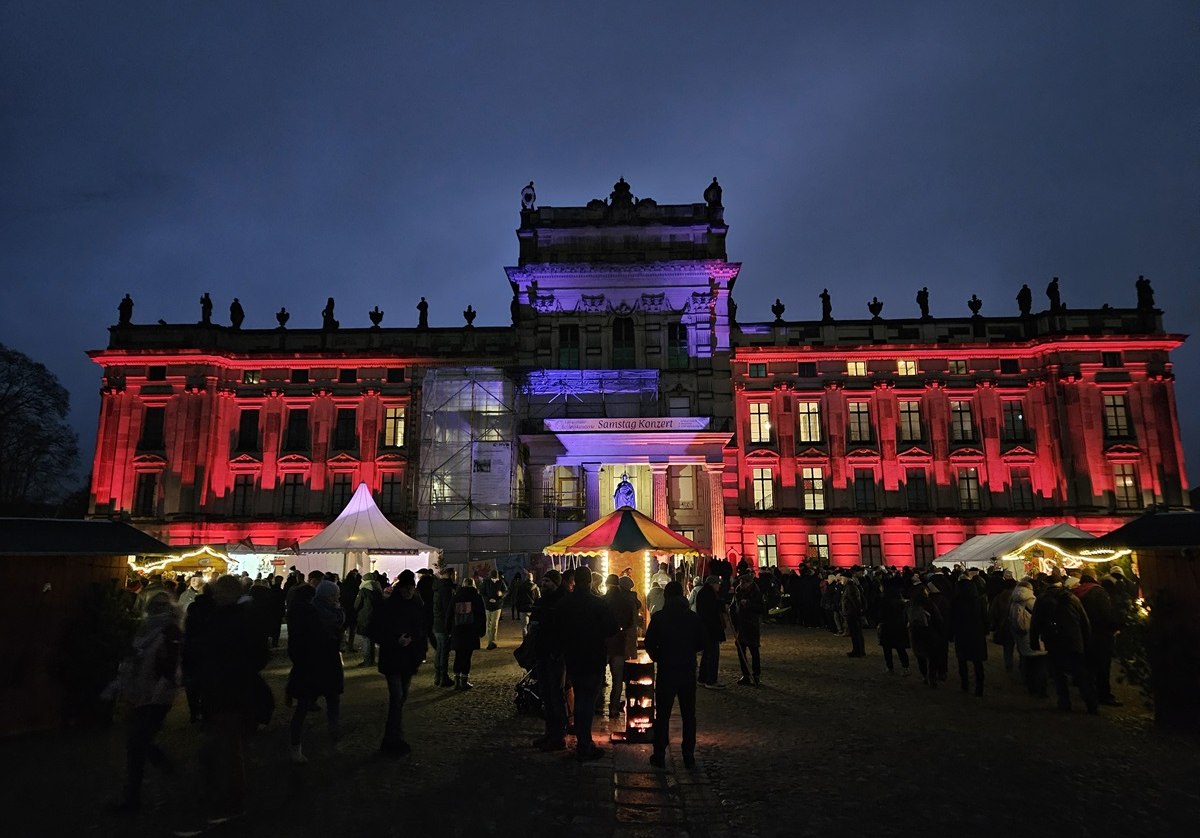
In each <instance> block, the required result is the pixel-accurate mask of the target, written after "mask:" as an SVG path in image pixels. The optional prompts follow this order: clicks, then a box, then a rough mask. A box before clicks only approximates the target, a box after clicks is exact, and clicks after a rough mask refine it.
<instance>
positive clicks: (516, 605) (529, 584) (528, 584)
mask: <svg viewBox="0 0 1200 838" xmlns="http://www.w3.org/2000/svg"><path fill="white" fill-rule="evenodd" d="M509 596H511V597H512V601H513V610H514V611H516V619H518V620H520V621H521V633H522V634H525V633H526V632H527V631H528V630H529V615H530V614H531V613H532V612H533V606H534V604H535V603H536V602H537V601H538V597H539V596H541V591H540V590H538V586H537V585H535V584H533V574H532V573H530V572H529V571H528V570H526V571H522V572H521V573H520V574H518V576H517V579H516V581H515V582H513V587H512V590H511V591H510V592H509Z"/></svg>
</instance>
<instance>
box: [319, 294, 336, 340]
mask: <svg viewBox="0 0 1200 838" xmlns="http://www.w3.org/2000/svg"><path fill="white" fill-rule="evenodd" d="M339 325H341V324H339V323H338V322H337V321H336V320H334V319H333V297H330V298H329V300H328V301H327V302H326V303H325V308H323V309H321V328H322V329H324V330H325V331H327V332H332V331H333V330H334V329H336V328H337V327H338V326H339Z"/></svg>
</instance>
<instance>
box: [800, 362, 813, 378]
mask: <svg viewBox="0 0 1200 838" xmlns="http://www.w3.org/2000/svg"><path fill="white" fill-rule="evenodd" d="M796 375H798V376H799V377H800V378H816V377H817V362H816V361H801V362H800V363H798V364H796Z"/></svg>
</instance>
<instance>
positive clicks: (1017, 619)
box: [1011, 605, 1033, 634]
mask: <svg viewBox="0 0 1200 838" xmlns="http://www.w3.org/2000/svg"><path fill="white" fill-rule="evenodd" d="M1011 622H1012V630H1013V631H1014V632H1016V633H1017V634H1029V627H1030V625H1032V623H1033V615H1032V614H1030V613H1029V609H1028V608H1026V607H1025V606H1024V605H1019V606H1017V607H1016V608H1015V609H1013V617H1012V620H1011Z"/></svg>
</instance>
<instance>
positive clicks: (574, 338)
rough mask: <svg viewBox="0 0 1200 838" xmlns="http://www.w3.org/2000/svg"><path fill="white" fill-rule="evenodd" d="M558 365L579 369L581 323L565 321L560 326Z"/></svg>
mask: <svg viewBox="0 0 1200 838" xmlns="http://www.w3.org/2000/svg"><path fill="white" fill-rule="evenodd" d="M558 367H559V369H564V370H577V369H579V324H578V323H564V324H562V325H561V326H559V327H558Z"/></svg>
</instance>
